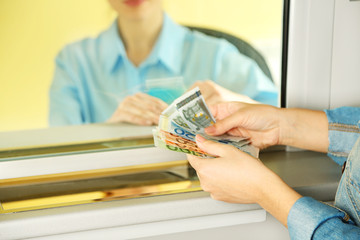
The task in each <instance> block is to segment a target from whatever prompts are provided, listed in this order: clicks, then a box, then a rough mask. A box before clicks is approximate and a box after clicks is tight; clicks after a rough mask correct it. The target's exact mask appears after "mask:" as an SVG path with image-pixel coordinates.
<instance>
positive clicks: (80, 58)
mask: <svg viewBox="0 0 360 240" xmlns="http://www.w3.org/2000/svg"><path fill="white" fill-rule="evenodd" d="M109 2H110V4H111V6H112V7H113V9H115V11H116V12H117V13H118V18H117V20H116V21H115V22H114V23H113V24H112V25H111V26H110V28H109V29H107V30H106V31H104V32H102V33H101V34H100V35H99V36H98V37H96V38H87V39H84V40H82V41H79V42H76V43H73V44H70V45H67V46H66V47H65V48H64V49H62V51H61V52H60V53H59V54H58V56H57V58H56V70H55V75H54V79H53V82H52V84H51V88H50V114H49V121H50V125H51V126H59V125H70V124H84V123H96V122H106V121H109V122H130V123H135V124H140V125H153V124H157V121H158V117H159V115H160V113H161V111H162V110H163V109H165V108H166V106H167V104H168V103H169V102H170V101H171V100H173V99H174V98H176V97H178V96H179V94H181V93H183V92H184V91H185V90H186V89H188V88H191V87H194V86H199V87H200V89H201V90H202V92H203V95H205V96H206V100H207V101H210V102H209V103H210V104H211V103H214V102H218V101H223V100H240V101H252V100H251V99H253V100H255V101H258V102H263V103H267V104H272V105H277V101H278V100H277V99H278V93H277V89H276V87H275V86H274V84H273V83H272V81H271V80H269V79H268V78H267V77H266V76H265V74H264V73H263V72H262V71H261V70H260V68H259V67H258V66H257V65H256V63H255V62H254V61H253V60H251V59H249V58H247V57H245V56H243V55H242V54H240V53H239V52H238V50H237V49H236V48H235V47H234V46H233V45H231V44H230V43H228V42H227V41H225V40H220V39H216V38H212V37H209V36H206V35H204V34H201V33H198V32H192V31H190V30H189V29H187V28H185V27H182V26H180V25H178V24H176V23H175V22H173V21H172V20H171V19H170V18H169V17H168V16H167V15H166V14H165V13H164V12H163V10H162V6H161V4H162V3H161V0H109ZM174 77H182V79H183V82H180V84H179V81H177V79H178V78H174ZM149 79H165V80H162V81H163V84H162V89H163V91H162V93H164V94H161V93H160V94H159V93H158V92H156V91H151V90H150V91H149V90H148V89H146V81H147V80H149ZM204 80H211V81H204ZM199 81H202V82H199ZM160 85H161V84H160ZM174 89H175V91H174ZM228 89H230V90H231V91H229V90H228ZM169 92H172V93H174V92H175V94H174V95H172V97H173V98H172V99H169V98H168V97H165V96H166V94H165V93H169Z"/></svg>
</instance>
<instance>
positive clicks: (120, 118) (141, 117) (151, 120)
mask: <svg viewBox="0 0 360 240" xmlns="http://www.w3.org/2000/svg"><path fill="white" fill-rule="evenodd" d="M167 106H168V105H167V104H166V103H165V102H164V101H162V100H161V99H159V98H156V97H153V96H150V95H148V94H145V93H137V94H135V95H132V96H128V97H126V98H125V99H124V100H123V101H122V102H121V103H120V104H119V106H118V108H117V109H116V111H115V112H114V113H113V115H112V116H111V118H110V119H109V120H108V122H110V123H116V122H127V123H132V124H137V125H147V126H150V125H156V124H158V122H159V117H160V114H161V112H162V111H163V110H165V109H166V108H167Z"/></svg>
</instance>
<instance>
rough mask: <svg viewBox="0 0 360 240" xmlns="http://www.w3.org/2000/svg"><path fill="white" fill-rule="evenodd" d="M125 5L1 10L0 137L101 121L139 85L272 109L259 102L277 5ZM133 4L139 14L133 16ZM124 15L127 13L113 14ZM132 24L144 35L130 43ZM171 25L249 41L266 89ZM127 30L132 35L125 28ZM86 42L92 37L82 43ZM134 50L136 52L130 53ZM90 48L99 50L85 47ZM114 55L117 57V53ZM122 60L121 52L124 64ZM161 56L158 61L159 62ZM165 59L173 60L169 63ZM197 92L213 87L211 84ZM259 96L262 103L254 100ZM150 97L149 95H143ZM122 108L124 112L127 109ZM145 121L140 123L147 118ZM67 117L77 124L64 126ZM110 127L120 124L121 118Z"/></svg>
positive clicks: (175, 1) (276, 1) (218, 45)
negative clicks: (153, 83) (172, 83)
mask: <svg viewBox="0 0 360 240" xmlns="http://www.w3.org/2000/svg"><path fill="white" fill-rule="evenodd" d="M127 3H128V4H127V5H126V4H125V5H124V4H123V1H120V0H119V1H115V0H114V1H110V4H109V3H108V1H104V0H98V1H92V2H91V3H90V2H88V1H86V2H85V1H77V2H72V1H48V0H33V1H31V3H30V2H26V1H24V2H21V4H20V3H19V1H10V2H6V1H4V2H1V3H0V11H1V14H0V15H1V16H2V19H3V20H2V21H1V23H0V32H1V36H3V37H2V39H1V40H0V48H1V52H2V53H3V54H2V55H1V56H0V64H1V66H3V67H2V68H1V70H0V79H1V80H2V88H1V89H0V96H2V97H3V99H2V101H1V103H0V104H1V105H0V111H1V113H2V116H1V118H0V123H1V124H0V131H11V130H21V129H33V128H43V127H47V126H48V116H49V115H50V116H54V115H55V117H54V118H55V119H60V117H59V118H58V117H57V115H62V112H65V113H64V115H66V117H65V120H64V121H63V122H65V124H80V123H93V122H106V121H107V120H108V119H109V118H111V116H112V115H113V114H114V113H115V112H116V109H117V108H118V106H119V105H120V104H121V103H123V101H124V99H125V98H126V97H128V96H131V95H133V94H135V93H136V92H138V91H142V92H145V93H146V92H147V91H146V89H145V88H146V86H145V81H146V80H148V79H162V78H168V77H178V76H180V77H183V79H184V85H185V89H188V88H190V87H191V86H192V85H193V84H194V83H195V82H196V81H203V80H208V79H209V80H212V81H214V82H215V84H218V85H219V86H222V87H224V88H225V89H227V90H230V91H232V92H235V93H241V94H244V95H248V96H250V97H251V98H253V99H255V100H258V101H262V102H267V101H270V102H268V103H274V99H273V98H272V100H269V99H268V98H269V96H270V95H271V93H274V92H275V90H276V89H277V88H278V87H279V86H278V82H279V69H278V68H279V67H278V66H279V64H280V57H279V56H280V47H281V46H280V39H281V12H282V2H281V1H280V0H272V1H264V0H256V1H249V0H241V1H236V0H225V1H221V2H219V1H208V0H206V1H205V0H196V1H190V0H182V1H179V0H171V1H170V0H164V1H160V0H153V1H150V0H149V1H136V2H132V1H127ZM133 3H134V4H135V3H136V4H140V3H141V4H143V5H142V7H141V8H137V7H136V6H134V4H133ZM136 4H135V5H136ZM161 4H162V6H161ZM124 9H127V10H128V9H133V11H125V12H126V13H123V12H121V11H124ZM163 9H164V10H165V14H163ZM29 10H31V11H29ZM117 15H119V17H118V18H117V19H118V20H119V21H117V20H116V17H117ZM139 19H140V20H143V19H147V21H146V22H149V23H152V25H151V26H152V28H149V26H148V25H146V26H145V25H144V26H143V27H144V30H143V31H141V38H139V39H140V40H136V38H135V37H136V34H135V33H132V32H131V31H127V28H128V26H129V22H131V21H133V23H134V21H137V20H139ZM126 22H127V23H126ZM175 22H178V23H181V24H182V25H186V26H200V27H205V28H209V29H217V30H221V31H224V32H230V33H232V34H233V35H235V36H238V37H241V38H242V39H244V40H246V41H248V42H249V43H251V44H252V45H253V46H255V48H257V49H258V50H259V51H260V53H262V54H263V56H264V57H265V59H266V60H267V62H268V64H269V67H270V70H271V73H272V75H273V81H274V83H275V88H272V87H271V85H272V83H271V81H270V82H269V81H267V80H268V79H266V77H264V74H263V73H262V72H261V70H259V69H258V68H257V66H256V65H255V66H247V67H246V65H247V64H249V65H251V64H250V63H249V62H248V61H247V60H244V59H243V57H242V55H239V54H238V53H237V52H236V51H235V50H236V49H235V48H234V47H232V46H231V45H229V44H228V43H225V42H223V41H219V40H217V39H211V40H210V39H209V38H208V37H206V36H204V35H201V34H199V33H194V32H191V31H189V30H187V29H186V28H182V27H180V26H179V25H178V24H176V23H175ZM122 24H123V25H122ZM168 25H170V26H173V27H171V29H170V31H169V32H170V36H169V33H168V34H166V31H165V30H166V26H168ZM137 27H138V28H140V27H139V26H137ZM132 29H133V30H134V29H135V27H134V25H132ZM134 31H135V30H134ZM149 31H150V33H149ZM101 32H102V34H100V35H99V33H101ZM137 32H139V31H137ZM154 33H157V34H154ZM179 33H182V34H183V35H181V34H180V35H179ZM111 34H113V36H108V37H109V38H110V39H111V37H113V39H114V41H111V42H109V43H108V44H107V43H105V44H102V41H101V37H102V36H104V35H111ZM146 34H148V38H149V39H150V37H149V36H152V40H153V41H152V42H151V41H145V40H146V39H147V38H144V36H146ZM114 35H115V36H114ZM162 35H165V36H162ZM88 36H92V38H87V40H83V39H84V38H85V37H88ZM132 37H133V38H132ZM181 37H183V39H182V38H181ZM184 37H185V38H186V39H184ZM104 38H105V36H104ZM74 42H77V43H74ZM134 42H135V43H136V44H135V45H137V46H138V47H137V48H136V47H135V48H133V45H132V44H133V43H134ZM149 43H150V44H149ZM162 43H163V44H162ZM96 44H99V46H91V45H96ZM198 45H200V46H198ZM65 46H67V47H65ZM121 46H122V47H123V49H119V48H121ZM139 46H140V47H139ZM160 46H161V47H160ZM162 49H163V50H162ZM164 49H165V50H164ZM137 50H142V51H140V52H142V53H143V54H138V51H137ZM121 51H124V52H122V54H123V55H121V54H120V53H121ZM161 52H165V54H164V59H162V58H161V57H162V56H163V55H161V54H160V53H161ZM172 55H175V57H174V56H173V58H168V57H169V56H170V57H171V56H172ZM215 55H216V56H215ZM56 56H57V57H56ZM239 56H240V57H239ZM111 57H114V58H111ZM153 57H154V58H153ZM54 59H56V62H55V66H54ZM169 59H170V60H169ZM54 67H56V70H55V69H54ZM108 67H111V69H109V68H108ZM52 79H54V82H57V81H56V79H60V80H59V81H58V82H60V83H59V85H60V86H59V85H57V84H55V83H53V85H52V86H53V87H52V89H54V88H55V89H57V91H58V92H57V91H55V92H57V93H56V94H55V93H54V94H55V95H52V96H54V97H51V98H55V100H54V102H51V101H50V102H49V100H48V94H49V87H50V85H51V82H52ZM91 79H92V80H93V81H92V80H91ZM263 82H267V84H264V83H263ZM246 84H248V85H246ZM55 85H57V87H59V88H57V87H54V86H55ZM246 86H247V87H246ZM253 86H255V88H252V87H253ZM206 87H210V88H216V87H217V85H210V86H209V85H205V87H204V88H206ZM204 91H206V89H205V90H204ZM263 91H264V92H265V93H266V94H265V95H262V96H265V97H259V96H260V95H259V94H262V93H263ZM147 93H149V92H147ZM149 95H154V94H153V93H151V92H150V94H149ZM224 95H225V96H228V94H223V96H224ZM65 96H67V97H65ZM69 96H70V98H69ZM156 97H158V95H156ZM271 97H274V95H272V96H270V98H271ZM74 99H75V101H73V100H74ZM141 100H143V99H141ZM133 104H134V102H133ZM275 104H276V100H275ZM53 105H58V108H52V106H53ZM140 105H141V104H140ZM130 106H131V107H130V108H129V107H126V109H134V107H133V106H132V105H131V104H130ZM49 109H55V110H54V111H53V112H55V113H53V114H52V113H51V112H50V114H49V112H48V111H49ZM50 111H52V110H50ZM144 115H145V114H144ZM149 115H150V116H149ZM149 115H148V116H147V117H146V119H148V120H149V119H152V118H154V119H156V117H155V116H152V115H151V114H150V113H149ZM141 116H143V115H142V114H141ZM73 118H74V119H75V118H76V119H77V120H74V122H72V121H73V120H72V119H73ZM60 121H62V120H60ZM114 121H124V119H122V118H121V117H120V119H119V118H115V119H114ZM125 121H126V120H125ZM155 121H156V120H155ZM54 125H57V124H54Z"/></svg>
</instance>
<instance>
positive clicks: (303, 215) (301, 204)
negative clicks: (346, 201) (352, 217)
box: [287, 197, 349, 239]
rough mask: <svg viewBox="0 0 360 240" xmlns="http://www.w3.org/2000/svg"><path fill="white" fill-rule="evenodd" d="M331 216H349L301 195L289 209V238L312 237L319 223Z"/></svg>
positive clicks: (346, 217)
mask: <svg viewBox="0 0 360 240" xmlns="http://www.w3.org/2000/svg"><path fill="white" fill-rule="evenodd" d="M331 218H340V219H344V220H348V218H349V216H348V215H347V214H346V213H345V212H343V211H341V210H340V209H337V208H335V207H332V206H330V205H327V204H324V203H321V202H319V201H316V200H315V199H313V198H311V197H302V198H300V199H299V200H297V201H296V202H295V204H294V205H293V206H292V208H291V209H290V212H289V215H288V218H287V224H288V229H289V233H290V236H291V239H312V236H313V234H314V233H315V231H316V230H317V229H318V228H319V227H320V225H321V224H323V223H324V222H326V221H327V220H329V219H331Z"/></svg>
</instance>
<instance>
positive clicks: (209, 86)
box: [190, 80, 259, 105]
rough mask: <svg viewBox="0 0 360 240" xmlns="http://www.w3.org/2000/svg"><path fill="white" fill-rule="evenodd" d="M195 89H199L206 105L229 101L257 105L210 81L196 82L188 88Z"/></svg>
mask: <svg viewBox="0 0 360 240" xmlns="http://www.w3.org/2000/svg"><path fill="white" fill-rule="evenodd" d="M195 87H199V89H200V91H201V95H202V96H203V98H204V99H205V102H206V104H207V105H213V104H216V103H220V102H229V101H240V102H247V103H259V102H256V101H255V100H253V99H251V98H249V97H248V96H246V95H242V94H239V93H235V92H232V91H230V90H228V89H226V88H223V87H222V86H220V85H218V84H216V83H214V82H213V81H211V80H206V81H197V82H195V83H194V84H193V85H192V86H191V87H190V89H193V88H195Z"/></svg>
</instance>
